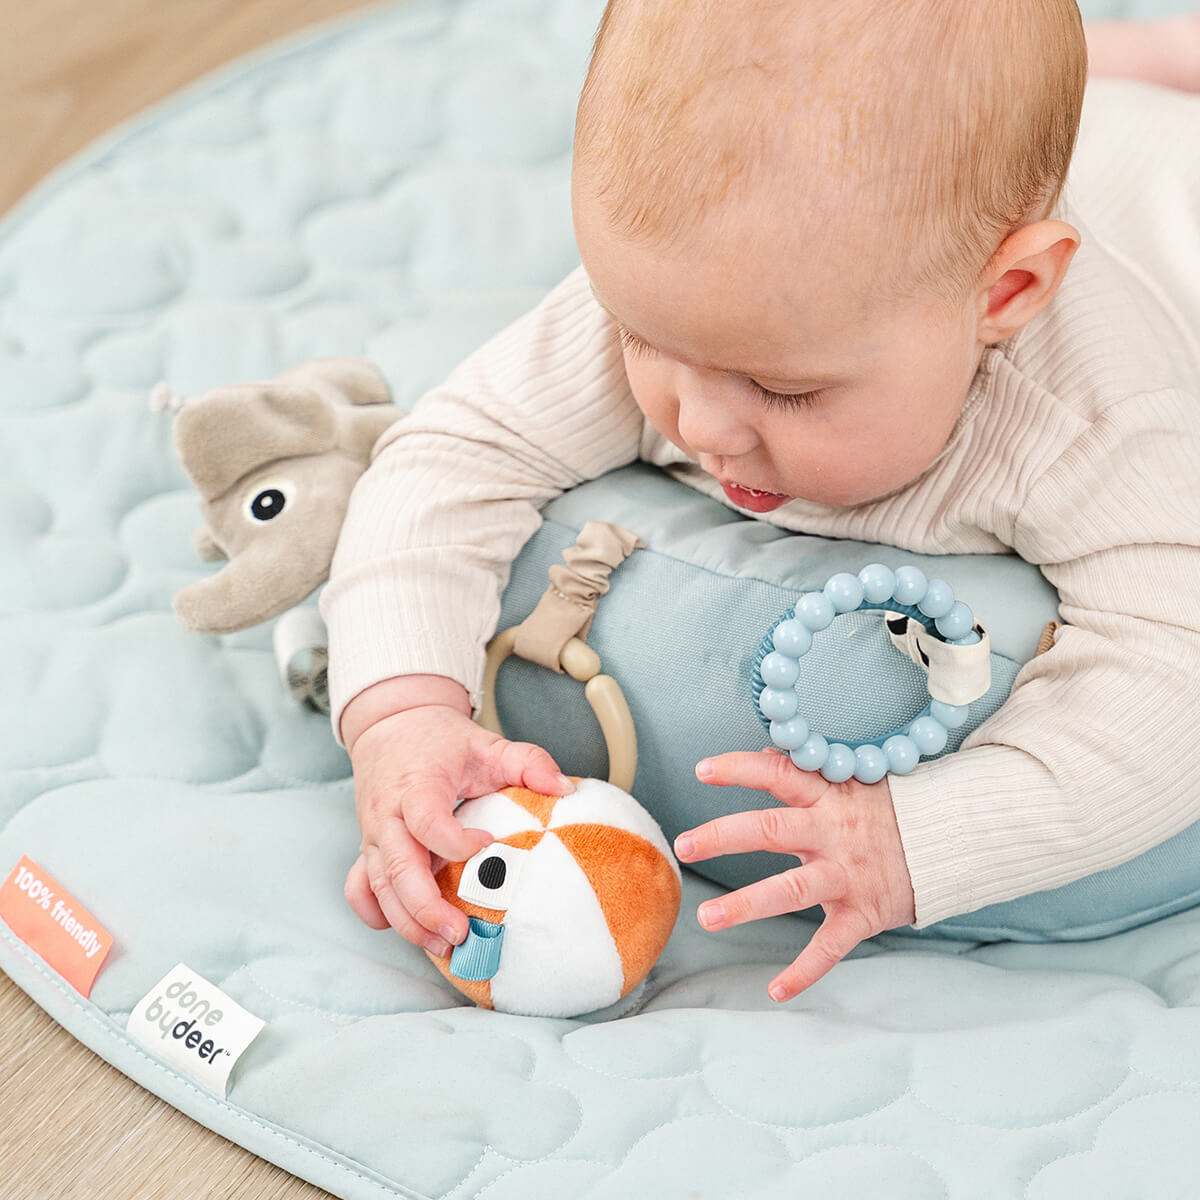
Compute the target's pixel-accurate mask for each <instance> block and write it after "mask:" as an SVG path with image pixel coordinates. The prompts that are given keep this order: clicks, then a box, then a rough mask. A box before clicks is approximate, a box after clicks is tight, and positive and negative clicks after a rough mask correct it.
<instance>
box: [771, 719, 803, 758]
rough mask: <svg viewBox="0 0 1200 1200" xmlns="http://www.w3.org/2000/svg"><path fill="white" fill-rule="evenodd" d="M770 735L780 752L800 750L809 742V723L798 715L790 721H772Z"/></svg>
mask: <svg viewBox="0 0 1200 1200" xmlns="http://www.w3.org/2000/svg"><path fill="white" fill-rule="evenodd" d="M770 733H771V741H772V742H774V743H775V745H776V746H778V747H779V748H780V750H799V749H800V747H801V746H803V745H804V743H805V742H807V741H808V722H807V721H806V720H805V719H804V718H803V717H802V716H800V715H799V714H798V713H797V714H796V716H794V717H792V718H791V720H789V721H772V722H771V729H770Z"/></svg>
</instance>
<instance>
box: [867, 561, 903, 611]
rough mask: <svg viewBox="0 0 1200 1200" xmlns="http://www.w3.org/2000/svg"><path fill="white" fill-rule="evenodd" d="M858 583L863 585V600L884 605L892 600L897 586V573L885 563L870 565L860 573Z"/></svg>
mask: <svg viewBox="0 0 1200 1200" xmlns="http://www.w3.org/2000/svg"><path fill="white" fill-rule="evenodd" d="M858 582H859V583H861V584H862V585H863V599H864V600H869V601H870V602H871V603H872V604H882V603H883V601H884V600H890V599H891V598H892V589H893V588H894V587H895V586H896V572H895V571H893V570H892V568H891V567H885V566H884V565H883V563H870V564H869V565H868V566H865V567H863V569H862V570H861V571H859V573H858Z"/></svg>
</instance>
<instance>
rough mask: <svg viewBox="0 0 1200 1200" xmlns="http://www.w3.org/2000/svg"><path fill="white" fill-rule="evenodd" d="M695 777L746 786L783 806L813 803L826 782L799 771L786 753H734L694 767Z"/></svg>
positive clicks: (827, 788)
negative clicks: (781, 802)
mask: <svg viewBox="0 0 1200 1200" xmlns="http://www.w3.org/2000/svg"><path fill="white" fill-rule="evenodd" d="M696 778H697V779H699V780H700V782H701V783H709V784H712V785H713V786H715V787H745V788H752V789H753V790H755V791H759V792H770V793H771V795H772V796H775V797H776V798H777V799H779V800H782V801H783V803H784V804H794V805H799V806H808V805H810V804H815V803H816V802H817V801H818V800H819V799H820V798H821V797H822V796H823V795H824V794H825V793H826V792H827V791H828V790H829V787H830V785H829V782H828V781H827V780H826V779H825V778H824V777H823V776H822V775H819V774H817V772H815V771H802V770H800V768H799V767H798V766H796V764H795V763H793V762H792V760H791V759H790V758H788V756H787V755H786V754H778V753H774V752H772V751H769V750H735V751H732V752H731V753H729V754H718V755H717V756H716V757H715V758H705V759H702V760H701V761H700V762H698V763H697V764H696Z"/></svg>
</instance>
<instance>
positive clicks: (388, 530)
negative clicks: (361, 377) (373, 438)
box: [321, 270, 644, 730]
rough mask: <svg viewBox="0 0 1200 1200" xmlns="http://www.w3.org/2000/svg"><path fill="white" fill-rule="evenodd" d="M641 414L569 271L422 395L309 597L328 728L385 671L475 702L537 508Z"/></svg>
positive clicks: (394, 434) (606, 460)
mask: <svg viewBox="0 0 1200 1200" xmlns="http://www.w3.org/2000/svg"><path fill="white" fill-rule="evenodd" d="M643 425H644V422H643V418H642V416H641V413H640V412H639V410H638V409H637V406H636V405H635V404H634V401H633V397H632V395H631V394H630V392H629V385H628V382H627V381H626V378H625V370H624V366H623V363H622V359H621V352H620V345H619V342H618V339H617V338H616V336H615V333H614V329H613V326H612V323H611V320H610V318H609V317H608V316H607V315H606V314H605V313H604V312H603V310H602V309H601V308H600V307H599V305H598V304H597V303H596V302H595V300H594V298H593V297H592V294H591V289H590V285H589V284H588V281H587V279H586V277H585V275H584V274H583V272H582V270H578V271H575V272H574V273H573V274H572V275H570V276H568V278H567V279H566V280H565V281H564V282H563V283H562V284H561V285H559V287H557V288H556V289H555V290H554V291H553V292H551V293H550V294H549V295H548V296H547V297H546V299H545V300H544V301H543V302H542V303H541V304H540V305H539V306H538V307H537V308H536V309H534V310H533V311H532V312H531V313H529V314H528V315H527V316H525V317H523V318H522V319H520V320H519V321H517V322H516V323H515V324H513V325H512V326H510V327H509V328H508V329H506V330H505V331H503V332H502V333H501V334H499V335H498V336H497V337H495V338H494V339H493V340H492V341H490V342H489V343H487V344H486V345H485V346H484V347H482V348H481V349H480V350H478V351H477V352H476V353H475V354H473V355H472V356H471V357H470V358H468V359H467V360H466V361H465V362H464V363H463V364H462V365H461V366H460V367H459V368H458V369H457V370H456V371H455V372H454V373H453V374H452V375H451V376H450V377H449V378H448V379H447V380H446V382H445V384H444V385H443V386H441V387H439V388H438V389H436V390H435V391H433V392H431V393H429V394H428V395H427V396H425V397H423V398H422V399H421V400H420V401H419V402H418V404H417V405H416V407H415V408H414V410H413V413H412V414H411V416H409V417H407V418H405V419H404V420H402V421H400V422H398V423H397V425H396V426H394V427H393V430H391V431H389V433H388V434H386V435H385V436H384V438H383V439H381V442H380V445H379V446H378V447H377V448H376V452H375V457H374V459H373V461H372V463H371V465H370V467H369V468H368V470H367V471H366V473H365V474H364V475H363V477H362V479H361V481H360V482H359V484H358V485H357V487H356V488H355V490H354V493H353V495H352V497H351V503H350V508H349V512H348V514H347V517H346V522H345V525H344V527H343V531H342V536H341V539H340V541H339V543H338V549H337V553H336V555H335V558H334V562H333V567H332V570H331V572H330V579H329V583H328V584H327V586H326V588H325V591H324V593H323V595H322V599H321V611H322V614H323V615H324V618H325V621H326V623H327V625H328V627H329V639H330V695H331V704H332V708H333V719H334V729H335V730H336V729H337V728H338V723H339V721H340V715H341V712H342V710H343V708H344V707H345V705H346V704H347V703H348V702H349V701H350V700H351V699H352V698H353V697H354V696H355V695H357V694H358V692H360V691H362V690H363V689H364V688H366V687H369V686H370V685H371V684H373V683H376V682H378V681H380V680H383V679H387V678H390V677H392V676H395V675H406V674H414V673H417V674H434V675H445V676H448V677H450V678H452V679H455V680H457V681H459V682H460V683H462V684H463V685H464V686H465V687H466V688H467V690H468V691H469V692H470V694H471V697H472V701H473V703H475V704H476V705H478V702H479V690H480V684H481V678H482V670H483V647H484V645H485V644H486V641H487V639H488V638H489V637H490V636H491V634H492V633H493V632H494V630H495V625H496V621H497V620H498V617H499V611H500V594H501V592H502V591H503V588H504V586H505V584H506V583H507V581H508V574H509V568H510V566H511V563H512V560H513V559H514V558H515V557H516V555H517V553H518V551H519V550H520V548H521V546H522V545H524V543H525V542H526V541H527V540H528V538H529V537H530V536H531V535H532V534H533V533H534V532H535V531H536V530H537V528H538V526H539V524H540V522H541V517H540V514H539V508H540V506H541V505H542V504H544V503H545V502H546V501H548V500H550V499H552V498H553V497H555V496H557V495H559V494H560V493H561V492H562V491H564V490H565V489H567V488H569V487H572V486H573V485H575V484H577V483H580V482H582V481H583V480H585V479H591V478H594V477H596V476H598V475H601V474H603V473H604V472H605V471H608V470H611V469H613V468H615V467H618V466H622V465H624V464H626V463H629V462H632V461H633V460H634V459H635V458H636V457H637V454H638V447H639V440H640V438H641V435H642V431H643Z"/></svg>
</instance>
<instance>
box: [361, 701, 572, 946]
mask: <svg viewBox="0 0 1200 1200" xmlns="http://www.w3.org/2000/svg"><path fill="white" fill-rule="evenodd" d="M464 696H465V693H464ZM343 728H344V724H343ZM350 758H351V762H352V764H353V767H354V794H355V803H356V807H357V811H358V824H359V829H360V830H361V831H362V847H361V853H360V855H359V858H358V861H357V862H355V864H354V866H353V867H351V869H350V873H349V875H348V876H347V878H346V899H347V900H348V901H349V903H350V907H351V908H353V909H354V911H355V912H356V913H357V914H358V916H359V917H360V918H361V919H362V920H363V921H365V922H366V923H367V924H368V925H370V926H371V927H372V928H373V929H386V928H387V927H388V926H389V925H390V926H391V927H392V928H393V929H395V930H396V932H397V933H399V934H400V935H401V937H403V938H405V939H407V940H408V941H410V942H412V943H413V944H414V945H416V946H423V947H425V949H427V950H429V951H430V952H431V953H432V954H435V955H437V956H438V957H441V956H444V955H446V954H448V953H449V952H450V946H451V945H457V944H458V943H459V942H461V941H462V940H463V939H464V938H465V937H466V936H467V918H466V915H465V914H464V913H462V912H461V911H460V910H459V909H457V908H455V907H454V905H452V904H450V903H449V902H448V901H447V900H445V899H443V897H442V894H441V892H440V890H439V889H438V886H437V883H436V882H435V880H434V877H433V874H434V871H435V870H436V869H437V867H438V866H440V860H444V861H448V862H462V861H465V860H466V859H468V858H470V857H471V856H472V855H473V854H475V853H477V852H478V851H480V850H482V849H483V847H484V846H486V845H488V844H489V843H490V842H491V841H492V836H491V834H489V833H487V832H485V831H484V830H482V829H464V828H463V826H462V825H461V824H460V823H459V822H458V821H457V820H455V818H454V815H453V814H454V808H455V805H456V804H457V803H458V801H459V800H460V799H461V798H463V797H464V796H482V795H486V794H487V793H488V792H494V791H497V790H499V789H500V788H502V787H508V786H510V785H518V786H521V787H527V788H530V789H531V790H533V791H537V792H548V793H556V792H557V793H562V792H569V791H571V790H572V785H571V783H570V782H569V781H568V780H566V779H564V777H563V776H562V774H561V773H560V771H559V769H558V767H557V766H556V765H555V762H554V760H553V759H552V758H551V757H550V755H549V754H547V753H546V751H545V750H542V749H540V748H539V747H537V746H532V745H529V744H528V743H524V742H510V741H506V740H505V739H504V738H501V737H499V736H497V735H496V734H494V733H489V732H488V731H487V730H485V729H482V728H481V727H480V726H478V725H476V724H475V722H474V721H472V720H471V718H470V717H469V716H468V715H467V714H466V713H464V712H462V711H459V710H458V709H457V708H455V707H451V706H447V705H441V704H427V705H422V706H419V707H414V708H409V709H406V710H404V711H402V712H397V713H392V714H391V715H388V716H385V717H382V718H381V719H379V720H377V721H375V722H374V723H373V724H371V725H369V726H368V727H367V728H366V729H364V730H363V731H362V732H361V733H360V734H358V736H357V737H356V738H355V740H354V741H353V744H352V746H351V750H350Z"/></svg>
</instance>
